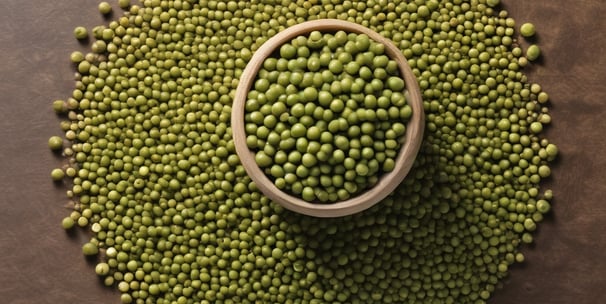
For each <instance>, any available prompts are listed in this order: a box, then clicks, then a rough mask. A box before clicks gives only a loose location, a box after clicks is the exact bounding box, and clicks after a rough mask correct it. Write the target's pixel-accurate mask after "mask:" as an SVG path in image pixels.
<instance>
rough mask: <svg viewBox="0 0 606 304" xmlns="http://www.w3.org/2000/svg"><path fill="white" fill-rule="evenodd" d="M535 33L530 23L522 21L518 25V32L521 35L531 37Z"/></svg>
mask: <svg viewBox="0 0 606 304" xmlns="http://www.w3.org/2000/svg"><path fill="white" fill-rule="evenodd" d="M535 33H536V29H535V27H534V24H532V23H524V24H522V26H520V34H522V36H523V37H526V38H528V37H532V36H534V34H535Z"/></svg>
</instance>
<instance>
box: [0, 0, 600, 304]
mask: <svg viewBox="0 0 606 304" xmlns="http://www.w3.org/2000/svg"><path fill="white" fill-rule="evenodd" d="M110 2H111V3H112V4H114V5H115V3H116V2H117V1H113V0H111V1H110ZM502 2H504V6H505V8H506V9H507V10H509V12H510V14H511V16H513V17H514V18H515V19H516V21H517V22H518V24H521V23H523V22H527V21H531V22H533V23H534V24H535V25H536V26H537V29H538V32H539V36H538V43H539V44H540V46H541V47H542V50H543V53H544V54H545V56H544V60H543V61H542V63H540V64H535V65H534V66H533V67H532V68H531V69H530V70H529V74H530V78H531V80H536V81H537V82H539V83H540V84H541V85H542V86H543V88H544V89H545V90H546V91H547V92H548V93H549V94H550V96H551V97H552V106H551V113H552V116H553V121H554V123H553V125H552V126H551V127H550V128H549V129H548V132H547V136H548V138H550V139H551V141H552V142H554V143H556V144H557V145H558V146H559V148H560V150H561V156H560V158H559V161H558V163H557V164H556V165H555V167H554V170H553V178H552V179H551V181H550V182H549V185H548V186H551V187H553V189H554V190H555V193H556V197H557V198H556V200H555V201H554V208H553V213H552V214H551V215H550V216H549V217H548V219H547V220H546V221H545V222H544V223H542V224H541V225H540V229H539V231H538V232H537V233H536V234H535V235H536V238H535V240H536V242H535V244H534V245H533V246H529V247H526V248H524V253H525V254H526V256H527V261H526V263H525V264H524V265H520V266H516V267H514V268H513V269H512V271H511V275H510V276H509V278H508V279H507V280H506V281H505V282H504V288H503V289H501V290H499V291H498V292H497V293H496V294H495V296H494V297H493V299H491V301H490V303H491V304H509V303H538V304H542V303H548V304H552V303H554V304H570V303H574V304H585V303H588V304H589V303H596V304H597V303H606V293H604V288H605V287H606V256H605V254H604V253H603V252H604V251H605V250H606V241H605V236H604V232H605V231H606V220H605V219H604V217H605V216H606V203H605V202H604V197H605V194H606V186H604V185H605V184H606V175H605V174H604V173H603V172H604V169H605V168H606V163H605V162H606V156H605V155H604V151H606V142H605V141H604V134H605V131H606V86H605V85H604V81H606V67H605V65H606V56H605V55H604V52H605V51H606V36H605V34H604V32H605V31H606V18H604V16H605V15H606V3H605V2H604V1H603V0H577V1H569V0H533V1H523V0H502ZM97 3H98V2H97V1H92V0H86V1H84V0H62V1H47V0H29V1H22V0H1V1H0V56H1V59H2V60H1V61H0V207H1V209H0V302H2V303H118V302H119V296H118V293H117V292H115V291H112V290H111V289H108V288H105V287H103V286H102V285H101V284H100V282H99V280H98V279H97V277H96V276H95V275H94V273H93V269H92V267H93V266H92V265H90V264H88V263H87V262H86V261H85V259H84V258H83V257H82V255H81V251H80V245H81V244H82V243H83V242H84V240H85V236H84V235H82V233H80V234H77V235H76V236H73V237H70V236H68V235H67V234H66V233H65V232H64V231H63V230H62V229H61V228H60V221H61V219H62V218H63V217H64V216H66V215H67V214H68V212H69V211H68V210H67V209H64V207H63V206H64V204H65V202H66V197H65V189H64V188H62V187H57V186H56V185H54V184H53V183H52V182H51V180H50V178H49V172H50V170H51V169H52V168H54V167H57V166H60V165H61V164H62V159H61V158H60V157H57V156H56V155H53V154H52V153H51V152H50V151H49V150H48V149H47V139H48V137H50V136H51V135H56V134H61V131H60V129H59V119H58V118H57V117H56V116H55V115H54V113H53V112H52V109H51V106H50V104H51V102H52V100H54V99H62V98H66V97H67V96H69V94H70V92H71V90H72V88H73V70H72V66H71V64H70V63H69V58H68V56H69V53H70V52H71V51H72V50H75V49H82V50H85V48H84V46H81V45H79V44H78V42H77V41H76V40H75V39H74V38H73V34H72V30H73V28H74V27H75V26H78V25H84V26H87V27H89V28H90V27H92V26H95V25H99V24H101V22H103V21H104V20H103V18H102V17H101V16H100V14H99V13H98V11H97V8H96V6H97ZM115 8H116V6H115ZM115 11H116V12H119V10H118V9H116V10H115Z"/></svg>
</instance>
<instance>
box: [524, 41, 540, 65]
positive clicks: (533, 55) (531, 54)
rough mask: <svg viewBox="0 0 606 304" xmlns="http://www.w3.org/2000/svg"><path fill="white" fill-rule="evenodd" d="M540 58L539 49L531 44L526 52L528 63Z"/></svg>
mask: <svg viewBox="0 0 606 304" xmlns="http://www.w3.org/2000/svg"><path fill="white" fill-rule="evenodd" d="M539 56H541V49H540V48H539V46H538V45H536V44H533V45H531V46H529V47H528V49H527V50H526V58H528V60H530V61H535V60H537V59H538V58H539Z"/></svg>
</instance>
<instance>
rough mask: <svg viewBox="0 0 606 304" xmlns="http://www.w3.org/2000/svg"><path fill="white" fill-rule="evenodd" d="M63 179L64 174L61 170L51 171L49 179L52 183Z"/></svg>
mask: <svg viewBox="0 0 606 304" xmlns="http://www.w3.org/2000/svg"><path fill="white" fill-rule="evenodd" d="M64 177H65V172H64V171H63V169H59V168H56V169H53V170H52V171H51V178H52V179H53V180H54V181H61V180H63V178H64Z"/></svg>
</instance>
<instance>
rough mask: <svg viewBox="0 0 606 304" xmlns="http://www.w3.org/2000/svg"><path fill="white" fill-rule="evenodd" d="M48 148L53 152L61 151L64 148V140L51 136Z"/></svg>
mask: <svg viewBox="0 0 606 304" xmlns="http://www.w3.org/2000/svg"><path fill="white" fill-rule="evenodd" d="M48 147H49V148H50V149H51V150H55V151H56V150H61V149H62V148H63V138H61V137H59V136H51V137H50V138H49V139H48Z"/></svg>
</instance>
